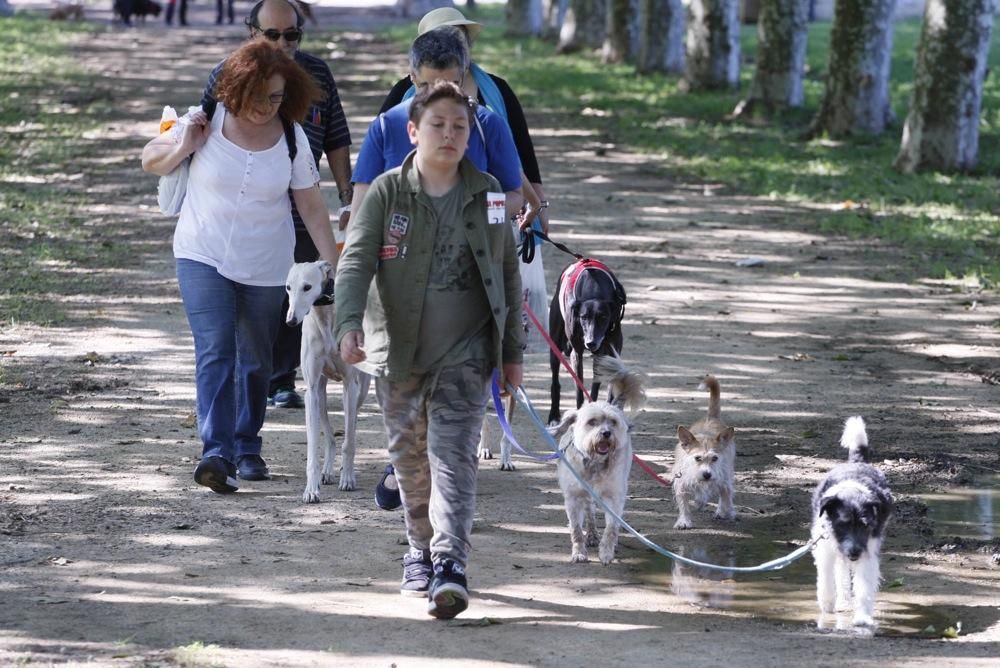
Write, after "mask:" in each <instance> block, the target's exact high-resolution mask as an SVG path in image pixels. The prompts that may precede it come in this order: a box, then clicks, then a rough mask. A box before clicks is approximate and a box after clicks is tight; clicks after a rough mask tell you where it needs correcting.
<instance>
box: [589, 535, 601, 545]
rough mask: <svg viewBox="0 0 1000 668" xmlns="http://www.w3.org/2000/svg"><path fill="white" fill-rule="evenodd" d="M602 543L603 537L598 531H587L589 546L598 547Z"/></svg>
mask: <svg viewBox="0 0 1000 668" xmlns="http://www.w3.org/2000/svg"><path fill="white" fill-rule="evenodd" d="M600 544H601V539H600V538H599V537H598V536H597V533H596V532H587V547H597V546H598V545H600Z"/></svg>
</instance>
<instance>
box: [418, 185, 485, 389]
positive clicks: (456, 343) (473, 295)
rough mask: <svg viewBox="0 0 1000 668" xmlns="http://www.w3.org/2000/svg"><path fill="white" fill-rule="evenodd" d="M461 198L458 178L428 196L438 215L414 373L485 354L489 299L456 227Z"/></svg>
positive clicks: (463, 238) (463, 239) (458, 227)
mask: <svg viewBox="0 0 1000 668" xmlns="http://www.w3.org/2000/svg"><path fill="white" fill-rule="evenodd" d="M464 197H465V189H464V188H463V186H462V182H461V181H459V182H458V185H456V186H455V187H454V188H452V189H451V190H450V191H449V192H448V193H446V194H445V195H443V196H441V197H431V198H430V200H431V202H432V203H433V205H434V212H435V213H436V214H437V216H436V219H435V221H434V223H433V224H434V225H435V227H436V229H435V230H434V251H433V257H432V259H431V269H430V275H429V276H428V280H427V291H426V292H425V293H424V310H423V312H422V313H421V314H420V334H419V338H418V342H417V351H416V355H415V356H414V359H413V370H414V373H426V372H428V371H432V370H435V369H438V368H441V367H444V366H453V365H455V364H460V363H462V362H465V361H466V360H470V359H488V358H489V356H490V353H489V350H490V336H491V329H490V327H491V325H492V316H491V314H490V302H489V299H488V298H487V296H486V291H485V290H484V289H483V280H482V278H481V277H480V276H479V268H478V267H477V266H476V261H475V258H474V257H472V249H471V248H470V247H469V242H468V240H467V239H466V236H465V230H464V229H463V228H462V225H461V221H462V201H463V199H464Z"/></svg>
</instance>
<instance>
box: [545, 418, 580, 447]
mask: <svg viewBox="0 0 1000 668" xmlns="http://www.w3.org/2000/svg"><path fill="white" fill-rule="evenodd" d="M575 423H576V411H568V412H567V413H566V414H565V415H563V418H562V420H560V422H559V424H557V425H556V426H554V427H549V428H548V431H549V433H550V434H552V436H553V437H554V438H555V439H556V440H557V441H558V440H559V439H560V438H562V437H563V435H564V434H565V433H566V432H567V431H569V430H570V429H571V428H572V427H573V425H574V424H575Z"/></svg>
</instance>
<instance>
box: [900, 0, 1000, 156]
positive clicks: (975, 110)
mask: <svg viewBox="0 0 1000 668" xmlns="http://www.w3.org/2000/svg"><path fill="white" fill-rule="evenodd" d="M993 4H994V3H993V0H927V6H926V7H925V8H924V24H923V30H922V32H921V33H920V43H919V44H918V45H917V61H916V66H915V68H914V77H913V79H914V85H913V99H912V100H911V102H910V113H909V114H908V115H907V117H906V124H905V125H904V126H903V140H902V144H901V146H900V149H899V155H898V156H896V162H895V167H896V169H898V170H899V171H901V172H904V173H910V172H913V171H915V170H916V169H919V168H921V167H928V168H931V169H939V170H968V169H971V168H972V167H974V166H975V165H976V161H977V160H978V158H979V113H980V108H981V105H982V100H983V80H984V79H985V78H986V58H987V55H988V54H989V48H990V33H991V31H992V28H993Z"/></svg>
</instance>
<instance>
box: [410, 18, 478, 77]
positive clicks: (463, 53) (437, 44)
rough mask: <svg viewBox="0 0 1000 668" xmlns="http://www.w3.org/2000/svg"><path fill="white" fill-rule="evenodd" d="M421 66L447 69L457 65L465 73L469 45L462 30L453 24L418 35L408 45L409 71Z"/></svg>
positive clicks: (415, 71)
mask: <svg viewBox="0 0 1000 668" xmlns="http://www.w3.org/2000/svg"><path fill="white" fill-rule="evenodd" d="M421 67H429V68H430V69H432V70H448V69H451V68H453V67H457V68H458V71H459V72H461V73H463V74H464V73H465V70H467V69H468V68H469V47H468V45H467V44H466V41H465V37H464V36H463V35H462V31H461V29H459V28H456V27H455V26H441V27H440V28H435V29H434V30H431V31H429V32H425V33H424V34H423V35H420V36H419V37H417V38H416V39H415V40H413V44H412V45H411V46H410V71H411V72H413V73H414V74H416V73H417V70H419V69H420V68H421Z"/></svg>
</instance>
